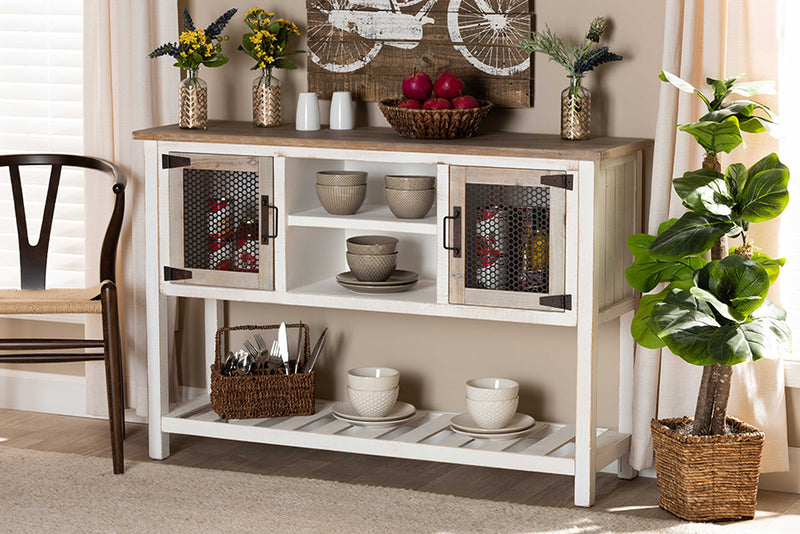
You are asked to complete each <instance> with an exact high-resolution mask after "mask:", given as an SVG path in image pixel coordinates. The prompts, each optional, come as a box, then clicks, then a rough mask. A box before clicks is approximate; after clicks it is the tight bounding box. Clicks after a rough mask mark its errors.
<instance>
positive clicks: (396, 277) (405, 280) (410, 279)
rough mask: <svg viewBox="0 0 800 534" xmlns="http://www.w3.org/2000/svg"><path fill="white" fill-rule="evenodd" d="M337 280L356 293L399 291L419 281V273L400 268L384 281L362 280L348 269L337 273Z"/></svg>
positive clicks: (406, 289) (409, 287)
mask: <svg viewBox="0 0 800 534" xmlns="http://www.w3.org/2000/svg"><path fill="white" fill-rule="evenodd" d="M336 281H337V282H338V283H339V285H340V286H342V287H346V288H347V289H349V290H350V291H355V292H356V293H373V294H374V293H399V292H401V291H408V290H409V289H411V288H412V287H414V286H415V285H416V284H417V282H418V281H419V275H418V274H417V273H415V272H413V271H403V270H399V269H398V270H396V271H395V272H393V273H392V276H390V277H389V279H388V280H386V281H384V282H362V281H360V280H358V279H356V277H355V275H354V274H353V273H352V272H350V271H347V272H344V273H340V274H337V275H336Z"/></svg>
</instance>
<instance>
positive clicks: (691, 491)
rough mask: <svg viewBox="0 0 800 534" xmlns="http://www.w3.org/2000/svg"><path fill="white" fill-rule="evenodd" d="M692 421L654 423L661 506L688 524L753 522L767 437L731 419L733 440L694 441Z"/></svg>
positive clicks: (721, 437)
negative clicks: (690, 431)
mask: <svg viewBox="0 0 800 534" xmlns="http://www.w3.org/2000/svg"><path fill="white" fill-rule="evenodd" d="M691 423H692V418H691V417H683V418H677V419H661V420H660V421H656V420H655V419H653V420H652V421H651V422H650V430H651V432H652V434H653V448H654V449H655V455H656V475H657V482H658V504H659V506H661V508H663V509H664V510H666V511H668V512H671V513H673V514H675V515H676V516H678V517H680V518H682V519H686V520H689V521H722V520H732V519H750V518H752V517H753V516H754V515H755V511H756V495H757V493H758V474H759V468H760V467H761V450H762V448H763V446H764V433H763V432H761V431H759V430H758V429H757V428H756V427H754V426H751V425H748V424H747V423H744V422H742V421H739V420H738V419H735V418H733V417H728V418H727V425H728V428H729V429H730V430H731V433H730V434H723V435H716V436H690V435H685V434H681V433H679V432H678V431H677V430H676V429H678V428H681V427H683V426H685V425H687V424H691Z"/></svg>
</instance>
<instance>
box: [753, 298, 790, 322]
mask: <svg viewBox="0 0 800 534" xmlns="http://www.w3.org/2000/svg"><path fill="white" fill-rule="evenodd" d="M750 318H751V319H753V320H754V321H755V320H756V319H774V320H776V321H785V320H786V310H784V309H783V308H781V307H780V306H778V305H777V304H775V303H774V302H772V301H771V300H770V299H769V297H767V298H766V299H764V303H763V304H762V305H761V306H760V307H759V308H758V309H757V310H756V311H754V312H753V313H751V314H750Z"/></svg>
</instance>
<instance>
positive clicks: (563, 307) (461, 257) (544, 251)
mask: <svg viewBox="0 0 800 534" xmlns="http://www.w3.org/2000/svg"><path fill="white" fill-rule="evenodd" d="M133 136H134V139H136V140H139V141H141V142H142V143H143V148H144V153H145V166H146V168H145V182H146V183H145V187H146V194H145V196H146V208H145V212H146V222H145V223H146V236H147V241H148V244H149V245H150V246H148V247H147V252H148V255H147V258H146V265H147V326H148V332H149V335H148V373H149V429H150V430H149V436H150V456H151V457H152V458H156V459H162V458H165V457H166V456H168V455H169V435H170V434H173V433H177V434H191V435H199V436H209V437H216V438H224V439H234V440H243V441H253V442H259V443H271V444H278V445H289V446H296V447H308V448H319V449H328V450H336V451H349V452H357V453H363V454H373V455H380V456H393V457H400V458H411V459H421V460H432V461H441V462H450V463H462V464H469V465H481V466H489V467H497V468H506V469H519V470H527V471H538V472H547V473H558V474H566V475H572V476H574V477H575V504H576V505H579V506H590V505H591V504H592V503H593V500H594V488H595V476H596V473H597V471H599V470H600V469H602V468H604V467H606V466H608V465H610V464H612V463H613V462H615V461H617V460H619V463H618V471H619V474H620V476H623V477H628V478H630V477H632V476H634V475H635V472H632V471H631V470H630V468H629V467H627V464H626V463H625V455H626V454H627V452H628V449H629V444H630V435H629V432H630V424H631V422H630V416H631V405H630V403H631V388H632V384H631V383H632V376H633V371H632V366H633V341H632V340H631V338H630V334H629V331H628V330H629V325H630V319H631V317H632V314H633V310H634V309H635V306H636V302H637V298H638V296H637V295H636V294H635V292H634V291H633V290H632V289H630V288H629V287H628V286H627V285H626V283H625V278H624V269H625V268H626V267H627V266H628V265H629V264H630V262H631V261H632V258H631V256H630V254H629V252H628V250H627V247H626V244H625V238H626V236H628V235H630V234H632V233H635V232H638V231H639V220H640V218H641V212H640V205H641V180H642V172H643V166H642V160H643V153H644V152H645V151H646V150H648V149H649V148H650V146H651V144H652V142H651V141H650V140H646V139H614V138H597V139H593V140H589V141H580V142H568V141H562V140H561V139H560V138H558V137H557V136H547V135H529V134H512V133H485V134H482V135H479V136H476V137H474V138H472V139H460V140H448V141H438V140H413V139H404V138H401V137H398V136H397V135H396V134H395V133H394V132H392V131H391V130H389V129H384V128H360V129H356V130H352V131H330V130H322V131H319V132H295V131H294V129H293V128H292V127H290V126H282V127H278V128H267V129H260V128H255V127H253V126H252V125H251V124H249V123H239V122H224V121H216V122H215V121H211V122H210V124H209V127H208V129H207V130H205V131H203V130H180V129H178V128H177V127H176V126H175V125H172V126H164V127H159V128H151V129H148V130H141V131H137V132H134V134H133ZM331 169H348V170H352V169H357V170H364V171H367V172H368V173H369V180H368V187H367V200H366V202H365V204H364V206H362V208H361V209H360V210H359V211H358V213H356V214H355V215H350V216H334V215H330V214H328V213H327V212H326V211H325V210H324V209H322V207H321V206H320V205H319V202H318V200H317V198H316V194H315V188H314V184H315V181H316V180H315V173H316V171H318V170H331ZM386 174H423V175H432V176H436V189H437V200H436V204H435V206H434V208H433V209H432V211H431V213H430V214H429V216H428V217H426V218H424V219H415V220H403V219H398V218H396V217H394V215H392V213H391V212H390V210H389V209H388V207H387V206H386V205H385V202H384V200H383V176H384V175H386ZM243 177H244V178H243ZM239 179H244V180H245V182H246V184H245V185H244V186H242V188H243V189H244V190H246V191H248V192H247V193H245V194H244V197H242V196H238V197H237V196H236V195H240V194H241V191H240V190H239V189H236V188H234V189H236V191H235V192H232V190H231V183H232V182H231V180H234V181H235V180H239ZM193 180H194V181H197V180H200V182H192V181H193ZM243 183H244V182H243ZM226 188H228V189H226ZM242 188H240V189H242ZM222 197H224V198H230V199H233V200H234V201H235V202H234V204H235V207H236V209H239V210H240V211H238V212H236V213H237V214H238V215H236V216H235V217H234V219H236V217H241V218H242V219H243V220H244V219H247V220H254V221H257V225H258V232H259V234H258V238H259V241H260V247H259V260H258V269H257V272H237V271H236V269H232V270H225V269H214V268H212V266H213V265H215V264H214V262H213V261H212V262H211V263H207V264H204V263H203V262H204V261H208V260H207V259H204V257H203V256H202V253H201V254H200V256H197V257H195V258H194V259H192V260H189V259H187V258H189V257H190V256H191V255H192V254H195V256H196V252H195V253H193V252H192V247H193V246H194V245H192V243H191V241H192V239H200V238H197V237H196V235H202V234H203V232H207V231H208V230H209V227H208V224H209V223H208V221H207V219H206V218H204V217H202V216H199V215H197V216H195V215H192V213H198V214H202V213H205V212H204V211H202V210H204V209H205V203H206V202H207V201H208V200H209V199H214V198H222ZM187 199H190V200H187ZM187 201H189V202H190V204H193V205H194V206H191V205H188V204H187ZM192 210H195V211H194V212H192ZM490 220H491V221H494V223H493V224H499V226H495V227H494V229H495V230H498V229H499V230H498V231H500V232H501V233H503V232H504V236H505V238H504V239H503V240H502V241H503V243H506V244H507V245H506V248H503V247H498V246H489V247H488V248H487V247H486V246H485V245H486V244H485V237H486V236H485V230H486V228H485V226H483V225H485V224H486V221H490ZM497 221H500V222H499V223H498V222H497ZM234 223H235V221H234ZM187 225H188V226H187ZM364 233H381V234H387V235H394V236H396V237H399V238H400V239H401V242H402V243H403V250H404V253H403V254H404V258H403V259H402V260H401V264H400V265H399V267H400V268H410V269H412V270H414V271H416V272H418V273H420V277H421V279H420V282H419V284H418V285H417V286H415V287H414V288H413V289H412V290H410V291H407V292H402V293H390V294H382V295H365V294H358V293H352V292H350V291H348V290H347V289H345V288H343V287H340V286H339V285H338V284H337V283H336V280H335V276H336V274H337V273H340V272H342V271H346V270H347V266H346V263H345V258H344V253H343V250H344V241H345V239H346V238H347V237H350V236H352V235H359V234H364ZM193 236H194V237H193ZM198 243H202V239H201V240H200V241H198ZM195 245H196V243H195ZM197 246H200V247H202V246H201V245H197ZM198 250H202V248H200V249H198ZM487 250H488V251H489V252H487ZM487 254H488V255H489V256H491V257H492V258H494V259H493V260H492V261H488V262H487V261H485V258H486V257H487ZM500 257H502V258H503V259H502V260H501V261H500V262H499V263H500V265H498V262H497V261H495V260H496V259H497V258H500ZM167 296H176V297H192V298H200V299H204V301H205V306H204V310H205V326H204V333H205V340H206V351H205V352H206V362H205V364H206V368H208V366H209V365H210V364H211V362H212V361H213V358H214V347H213V342H212V340H213V334H214V332H215V331H216V329H217V328H218V326H220V321H221V318H222V314H221V313H220V310H221V303H222V302H223V301H248V302H261V303H266V304H270V303H271V304H283V305H297V306H312V307H322V308H332V309H349V310H363V311H375V312H393V313H404V314H413V315H424V316H438V317H454V318H465V319H479V320H486V321H506V322H516V323H527V324H531V325H557V326H562V327H565V328H572V329H573V330H574V331H575V343H576V347H577V351H576V354H577V362H576V363H577V367H576V376H575V379H574V382H572V383H568V384H564V386H565V387H570V388H574V391H575V399H576V411H575V418H574V420H572V421H561V422H552V423H550V424H549V425H548V426H547V427H546V428H545V429H544V430H542V431H540V432H536V433H533V434H530V435H528V436H524V437H522V438H518V439H513V440H507V441H486V440H475V439H472V438H470V437H468V436H464V435H460V434H456V433H453V432H452V431H450V430H449V420H450V417H451V416H452V415H453V414H448V413H443V412H437V411H424V410H419V411H418V417H417V418H415V419H413V420H412V421H409V422H407V423H405V424H403V425H400V426H397V427H388V428H371V427H358V426H352V425H349V424H347V423H345V422H343V421H339V420H337V419H335V418H334V417H333V416H332V414H331V409H332V406H333V404H334V403H333V401H332V400H318V401H317V406H316V413H315V414H314V415H311V416H302V417H287V418H272V419H252V420H240V421H224V420H220V419H219V418H218V417H217V415H216V414H215V413H214V412H213V411H212V410H211V409H210V406H209V398H208V396H207V395H206V396H201V397H200V398H197V399H193V400H191V401H189V402H187V403H183V404H181V405H177V406H170V404H169V401H168V390H169V388H168V384H169V380H168V378H169V373H170V371H171V370H170V369H169V368H168V363H167V362H168V357H167V354H166V348H167V330H166V325H167V317H166V310H167V307H166V297H167ZM615 319H620V321H619V322H620V356H619V373H620V390H619V396H620V398H619V406H620V414H619V425H618V427H617V428H613V429H605V428H598V427H597V424H596V395H597V383H596V376H597V365H598V361H597V360H598V359H597V354H598V329H599V325H600V324H601V323H603V322H605V321H609V320H615ZM526 357H527V358H534V359H535V358H536V354H535V349H532V354H530V355H527V356H526ZM510 378H514V377H510Z"/></svg>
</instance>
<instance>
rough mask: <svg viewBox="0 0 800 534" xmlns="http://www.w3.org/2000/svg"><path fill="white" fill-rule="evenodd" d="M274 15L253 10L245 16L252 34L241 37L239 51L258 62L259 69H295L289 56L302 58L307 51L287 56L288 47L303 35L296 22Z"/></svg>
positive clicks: (299, 51)
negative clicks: (297, 55)
mask: <svg viewBox="0 0 800 534" xmlns="http://www.w3.org/2000/svg"><path fill="white" fill-rule="evenodd" d="M274 17H275V13H267V12H266V11H265V10H263V9H261V8H258V7H254V8H253V9H251V10H250V11H248V12H247V14H246V15H245V16H244V23H245V24H247V26H248V27H249V28H250V29H251V30H252V31H251V32H250V33H246V34H244V36H242V44H241V45H240V46H239V50H241V51H242V52H244V53H245V54H247V55H248V56H250V57H251V58H253V59H254V60H256V64H255V66H253V67H252V69H251V70H256V69H269V70H271V69H272V68H276V69H296V68H297V64H296V63H295V62H294V61H292V60H291V59H288V58H287V57H286V56H291V55H293V54H302V53H304V50H292V51H289V52H287V51H286V46H287V44H288V42H289V38H290V37H291V36H292V35H300V30H298V29H297V25H296V24H295V23H294V22H290V21H288V20H285V19H280V18H274Z"/></svg>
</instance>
